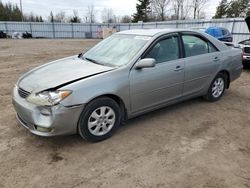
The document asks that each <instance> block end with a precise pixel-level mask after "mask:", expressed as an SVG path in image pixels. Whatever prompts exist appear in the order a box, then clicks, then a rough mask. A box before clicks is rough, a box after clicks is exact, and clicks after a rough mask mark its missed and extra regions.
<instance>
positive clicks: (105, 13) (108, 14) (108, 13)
mask: <svg viewBox="0 0 250 188" xmlns="http://www.w3.org/2000/svg"><path fill="white" fill-rule="evenodd" d="M102 22H103V23H114V22H116V16H115V15H114V11H113V9H111V8H109V9H107V8H104V9H103V10H102Z"/></svg>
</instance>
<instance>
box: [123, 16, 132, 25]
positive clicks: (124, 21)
mask: <svg viewBox="0 0 250 188" xmlns="http://www.w3.org/2000/svg"><path fill="white" fill-rule="evenodd" d="M131 21H132V18H131V17H130V16H128V15H125V16H122V18H121V23H130V22H131Z"/></svg>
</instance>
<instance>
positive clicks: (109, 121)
mask: <svg viewBox="0 0 250 188" xmlns="http://www.w3.org/2000/svg"><path fill="white" fill-rule="evenodd" d="M120 122H121V111H120V107H119V105H118V104H117V103H116V102H115V101H114V100H113V99H111V98H108V97H101V98H98V99H96V100H94V101H92V102H90V103H89V104H88V105H87V106H86V108H85V110H84V111H83V112H82V114H81V116H80V120H79V125H78V132H79V134H80V135H81V137H82V138H84V139H86V140H87V141H91V142H98V141H101V140H105V139H107V138H109V137H110V136H112V134H113V133H114V132H115V130H116V129H117V128H118V127H119V125H120Z"/></svg>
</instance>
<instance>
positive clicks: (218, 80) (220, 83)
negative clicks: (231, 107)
mask: <svg viewBox="0 0 250 188" xmlns="http://www.w3.org/2000/svg"><path fill="white" fill-rule="evenodd" d="M226 86H227V78H226V76H225V75H224V74H223V73H219V74H217V76H216V77H215V78H214V80H213V81H212V83H211V85H210V87H209V89H208V91H207V94H206V95H205V96H204V98H205V99H206V100H208V101H211V102H214V101H218V100H219V99H220V98H221V97H222V96H223V94H224V92H225V89H226Z"/></svg>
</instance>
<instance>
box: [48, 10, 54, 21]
mask: <svg viewBox="0 0 250 188" xmlns="http://www.w3.org/2000/svg"><path fill="white" fill-rule="evenodd" d="M48 21H49V22H54V21H55V20H54V14H53V12H52V11H50V15H49V17H48Z"/></svg>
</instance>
